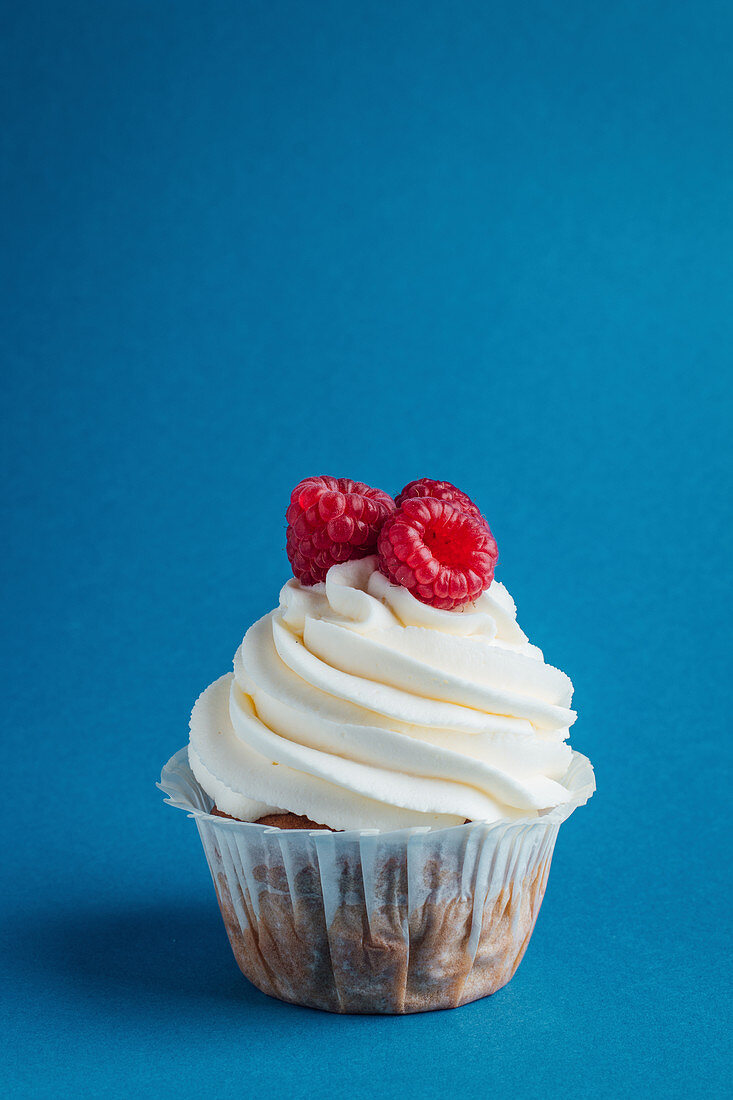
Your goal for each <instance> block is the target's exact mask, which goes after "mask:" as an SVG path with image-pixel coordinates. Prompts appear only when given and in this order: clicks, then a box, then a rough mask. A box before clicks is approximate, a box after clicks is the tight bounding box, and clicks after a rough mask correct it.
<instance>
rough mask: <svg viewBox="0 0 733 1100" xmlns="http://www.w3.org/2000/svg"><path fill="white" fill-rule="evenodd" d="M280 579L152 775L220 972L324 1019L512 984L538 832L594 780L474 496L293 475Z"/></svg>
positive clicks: (456, 1001) (566, 699) (537, 900)
mask: <svg viewBox="0 0 733 1100" xmlns="http://www.w3.org/2000/svg"><path fill="white" fill-rule="evenodd" d="M287 522H288V528H287V553H288V558H289V561H290V564H291V567H292V572H293V576H292V577H291V579H289V580H288V581H287V582H286V583H285V585H284V586H283V588H282V590H281V592H280V600H279V605H278V607H277V608H276V609H275V610H274V611H272V612H270V613H269V614H268V615H265V616H264V617H263V618H262V619H260V620H259V621H258V622H256V623H254V624H253V625H252V626H251V627H250V628H249V630H248V631H247V633H246V634H245V637H244V640H243V642H242V644H241V646H240V647H239V649H238V650H237V653H236V654H235V657H234V669H233V672H230V673H228V674H227V675H225V676H222V677H221V678H220V679H219V680H216V681H215V682H214V683H213V684H211V685H210V686H209V687H208V688H207V689H206V690H205V691H204V692H203V694H202V695H201V696H200V697H199V699H198V700H197V702H196V705H195V706H194V709H193V713H192V715H191V724H190V741H189V744H188V746H187V748H184V749H181V750H180V751H179V752H178V753H176V755H175V756H174V757H173V758H172V759H171V760H170V761H169V763H168V764H167V765H166V767H165V768H164V769H163V774H162V777H161V784H160V786H161V787H162V789H163V790H164V792H165V793H166V794H167V795H168V799H167V801H169V802H170V803H171V804H172V805H174V806H178V807H181V808H183V809H186V810H187V811H188V812H189V814H190V815H191V816H193V817H194V819H195V821H196V824H197V826H198V830H199V833H200V836H201V840H202V842H203V846H204V850H205V852H206V856H207V859H208V862H209V867H210V870H211V874H212V878H213V880H214V886H215V889H216V893H217V897H218V900H219V906H220V908H221V912H222V916H223V918H224V923H225V926H226V929H227V933H228V936H229V940H230V943H231V946H232V950H233V952H234V955H235V958H236V960H237V963H238V964H239V967H240V969H241V970H242V972H243V973H244V975H245V976H246V977H247V978H249V980H250V981H251V982H253V983H254V985H256V986H257V987H258V988H259V989H261V990H262V991H263V992H265V993H268V994H270V995H271V996H273V997H278V998H280V999H281V1000H284V1001H290V1002H293V1003H295V1004H301V1005H308V1006H311V1007H314V1008H320V1009H326V1010H328V1011H332V1012H353V1013H407V1012H423V1011H427V1010H431V1009H439V1008H453V1007H456V1006H458V1005H461V1004H465V1003H467V1002H469V1001H473V1000H476V999H477V998H480V997H485V996H487V995H489V994H491V993H494V992H495V991H496V990H497V989H500V988H501V987H502V986H503V985H505V984H506V983H507V982H508V981H509V980H510V978H511V977H512V975H513V974H514V972H515V970H516V968H517V966H518V965H519V963H520V961H521V959H522V956H523V954H524V951H525V949H526V947H527V944H528V942H529V938H530V936H531V934H532V930H533V928H534V924H535V921H536V919H537V914H538V912H539V909H540V905H541V903H542V898H543V896H544V892H545V886H546V883H547V876H548V872H549V868H550V861H551V858H552V852H553V849H554V844H555V839H556V837H557V833H558V829H559V827H560V824H561V823H562V822H563V821H564V820H565V819H566V818H567V817H568V816H569V815H570V814H571V813H572V812H573V810H574V809H575V808H576V807H577V806H580V805H582V804H584V803H585V802H586V801H587V800H588V798H589V797H590V796H591V794H592V793H593V791H594V789H595V782H594V777H593V769H592V767H591V765H590V763H589V761H588V760H587V759H586V758H585V757H584V756H581V755H580V754H579V753H577V752H574V751H573V750H572V749H571V748H570V746H569V745H568V743H567V739H568V735H569V729H570V726H571V725H572V724H573V722H574V721H575V717H576V715H575V712H574V711H573V710H572V709H571V701H572V694H573V685H572V683H571V681H570V680H569V679H568V677H567V676H566V675H565V673H563V672H561V671H560V670H559V669H557V668H554V667H553V666H552V665H549V664H547V663H546V662H545V660H544V657H543V655H542V652H541V651H540V650H539V649H538V648H537V647H536V646H534V645H532V644H531V643H530V642H529V640H528V639H527V637H526V635H525V634H524V633H523V631H522V630H521V628H520V627H519V625H518V624H517V618H516V608H515V605H514V602H513V600H512V598H511V596H510V595H509V593H508V592H507V590H506V588H505V587H504V586H503V585H502V584H501V583H500V581H498V580H496V579H495V578H494V569H495V566H496V562H497V556H498V555H497V547H496V542H495V540H494V537H493V535H492V533H491V530H490V528H489V525H488V523H487V522H486V520H485V518H484V517H483V516H482V514H481V512H480V511H479V509H478V507H477V506H476V505H475V504H474V502H473V501H472V500H471V499H470V498H469V497H468V496H466V494H465V493H462V492H461V491H460V490H458V489H457V488H456V487H455V486H453V485H450V484H449V483H448V482H438V481H433V480H430V479H421V480H420V481H417V482H411V483H410V484H409V485H407V486H405V488H404V489H403V490H402V492H401V493H400V494H399V495H398V496H397V497H396V499H395V500H393V499H392V498H391V497H389V496H388V495H387V494H386V493H383V492H381V491H379V490H376V489H371V488H370V487H369V486H367V485H364V484H362V483H360V482H353V481H350V480H348V479H343V478H339V479H337V478H331V477H314V478H308V479H306V480H305V481H303V482H301V483H300V484H299V485H298V486H296V488H295V489H294V490H293V493H292V496H291V502H290V505H289V507H288V509H287Z"/></svg>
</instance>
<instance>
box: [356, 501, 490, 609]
mask: <svg viewBox="0 0 733 1100" xmlns="http://www.w3.org/2000/svg"><path fill="white" fill-rule="evenodd" d="M377 549H378V553H379V568H380V570H381V571H382V573H384V574H385V576H386V577H388V578H389V580H391V581H392V583H393V584H401V585H402V586H403V587H404V588H408V589H409V590H410V592H412V594H413V596H415V598H416V599H418V600H422V602H423V603H429V604H431V605H432V606H433V607H439V608H442V609H443V610H445V611H452V610H453V609H454V608H456V607H460V606H461V605H462V604H464V603H470V602H471V601H472V600H476V599H478V597H479V596H480V595H481V593H482V592H484V591H485V590H486V589H487V588H488V587H489V585H490V584H491V581H492V579H493V576H494V566H495V565H496V559H497V556H498V555H497V550H496V543H495V541H494V537H493V535H492V534H491V532H490V531H489V529H488V527H487V526H486V523H485V521H484V520H483V519H482V518H481V517H480V516H479V517H478V518H477V517H476V516H473V515H468V514H467V513H466V512H464V511H461V510H460V509H459V508H458V507H456V505H454V504H451V503H450V502H449V501H446V500H437V499H436V498H435V497H412V498H408V499H407V500H403V502H402V505H401V506H400V507H399V508H398V509H397V511H396V512H395V514H394V515H393V516H389V518H388V519H386V520H385V522H384V525H383V527H382V530H381V531H380V532H379V540H378V544H377Z"/></svg>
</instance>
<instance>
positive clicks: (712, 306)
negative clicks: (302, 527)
mask: <svg viewBox="0 0 733 1100" xmlns="http://www.w3.org/2000/svg"><path fill="white" fill-rule="evenodd" d="M1 38H2V54H3V57H2V66H3V71H4V73H5V84H6V94H5V96H4V114H5V118H4V123H3V127H2V135H3V136H2V141H3V150H2V157H1V158H0V159H1V167H0V171H2V178H3V194H4V198H3V215H4V217H3V223H4V224H3V228H2V234H3V256H4V261H5V262H4V267H3V289H2V309H3V320H2V330H1V331H2V339H3V344H4V353H3V386H4V397H3V419H4V426H3V429H2V433H1V435H0V448H2V463H3V467H2V468H3V473H4V477H3V480H4V485H5V489H6V493H5V494H4V496H5V498H6V499H5V507H4V518H5V524H4V532H5V533H4V537H3V549H4V553H3V569H2V584H3V588H4V590H5V592H4V609H5V610H4V613H3V618H4V626H5V627H6V631H5V632H4V633H5V638H6V640H5V643H4V653H3V655H2V662H1V664H2V672H3V678H4V680H5V683H4V687H3V696H2V698H3V710H4V722H3V726H4V732H3V751H2V762H3V773H2V777H3V789H4V792H5V800H6V812H5V815H4V816H5V822H6V826H9V837H8V838H7V839H6V841H5V843H4V845H3V849H4V860H3V862H4V866H3V875H4V878H5V880H6V888H5V889H4V891H3V895H2V897H3V900H2V907H3V919H2V941H3V950H4V952H5V953H6V955H7V957H6V959H5V964H4V965H5V970H6V973H7V974H8V975H9V982H8V984H7V989H6V992H7V998H6V999H5V1000H4V1004H3V1013H4V1016H5V1031H6V1039H5V1040H4V1042H3V1046H2V1053H1V1054H0V1060H1V1061H2V1075H3V1079H2V1085H3V1087H4V1089H5V1091H6V1094H8V1095H12V1096H32V1097H36V1096H38V1097H42V1096H49V1097H58V1096H65V1095H72V1094H73V1095H75V1096H95V1097H97V1096H99V1097H102V1096H104V1097H107V1096H147V1095H151V1096H152V1095H155V1096H165V1095H167V1092H168V1090H171V1091H172V1092H174V1093H175V1094H176V1095H177V1096H180V1097H189V1096H190V1097H199V1096H202V1095H204V1096H210V1097H215V1098H217V1100H226V1098H228V1097H240V1096H245V1095H260V1094H263V1095H267V1096H273V1097H293V1098H296V1100H297V1098H299V1097H309V1096H315V1095H318V1096H326V1097H331V1096H333V1097H339V1096H345V1095H349V1096H351V1097H353V1098H354V1100H360V1098H366V1097H370V1096H384V1097H393V1096H394V1097H403V1096H412V1095H423V1096H436V1097H438V1096H445V1095H448V1094H449V1093H451V1094H455V1095H456V1096H461V1097H466V1098H469V1100H470V1098H472V1097H478V1096H490V1095H493V1093H494V1092H501V1094H504V1093H505V1092H510V1094H511V1095H512V1096H513V1097H516V1098H522V1097H536V1096H538V1095H539V1096H543V1095H549V1096H563V1095H566V1094H572V1095H574V1096H580V1097H583V1096H595V1097H618V1096H628V1095H631V1094H632V1093H634V1092H636V1093H638V1094H639V1095H641V1096H652V1095H659V1096H665V1097H677V1096H679V1097H685V1098H686V1100H689V1098H690V1097H692V1096H698V1095H700V1096H719V1095H722V1094H723V1093H724V1091H725V1089H726V1083H727V1081H728V1077H727V1074H726V1063H727V1060H728V1057H729V1054H730V1048H729V1046H728V1041H727V1038H726V1035H727V1033H726V1030H725V1026H724V1024H725V1011H724V998H725V990H726V988H727V980H726V977H727V976H726V967H727V958H728V950H729V943H730V940H729V935H730V924H729V907H728V905H727V902H726V896H729V894H728V891H729V889H730V880H729V862H730V859H729V855H728V854H727V850H726V841H727V836H728V834H727V830H725V828H724V820H725V819H724V816H723V812H722V811H723V807H724V805H725V803H726V794H727V793H728V791H729V782H730V772H729V771H727V769H728V768H729V765H730V752H729V742H730V730H729V724H730V707H729V705H728V704H727V702H726V699H725V696H726V694H727V688H728V685H729V682H730V652H729V651H728V650H727V642H728V637H729V631H728V630H727V629H725V628H726V627H727V626H728V621H729V613H730V611H729V608H727V607H726V597H727V596H728V595H729V589H728V578H729V573H730V543H729V542H727V540H728V539H729V536H730V533H731V532H730V526H729V519H728V517H729V505H730V491H731V482H730V473H731V469H730V462H729V448H728V444H729V434H730V413H731V390H730V388H729V367H730V357H731V344H732V337H733V310H732V309H731V302H732V294H731V292H732V291H733V264H732V260H731V258H732V257H733V217H732V211H733V207H732V204H731V171H732V169H733V163H732V162H733V144H732V141H731V138H732V128H731V115H732V108H733V96H732V92H733V83H732V81H731V67H730V57H731V46H732V44H733V15H732V13H731V7H730V5H729V4H728V3H727V2H722V0H721V2H720V3H715V2H709V0H706V2H700V3H696V4H692V3H687V2H661V0H650V2H646V3H642V4H640V3H639V2H638V0H617V2H615V3H612V4H593V3H591V4H589V3H587V2H586V0H583V2H580V0H578V2H577V3H576V2H573V0H562V2H558V0H533V2H528V3H514V2H512V3H509V2H508V0H504V2H494V0H492V2H489V3H486V2H480V3H479V2H476V3H471V2H468V0H460V2H458V3H455V2H451V3H446V2H440V3H435V2H430V0H421V2H420V3H418V2H409V0H408V2H402V0H390V3H366V2H363V3H362V2H360V0H359V2H355V0H346V2H344V0H340V2H336V0H333V2H320V0H319V2H316V3H301V4H296V3H292V4H291V3H284V2H279V0H262V2H258V3H234V2H232V3H225V2H221V0H207V2H203V0H199V2H196V3H191V2H183V0H177V2H170V3H169V2H165V0H156V2H155V3H152V4H151V3H142V2H140V3H137V2H132V0H130V2H127V3H120V2H118V0H106V2H105V3H103V4H96V3H92V2H89V3H78V2H76V3H75V2H72V0H66V2H65V3H43V2H37V3H27V4H22V3H15V4H12V5H8V6H6V7H5V11H4V14H3V16H2V35H1ZM321 472H328V473H333V474H336V475H339V476H345V475H348V476H353V477H355V478H359V479H362V480H365V481H368V482H370V483H372V484H374V485H377V486H380V487H381V488H384V489H388V490H391V491H393V492H395V491H397V490H398V489H399V488H400V487H401V486H402V485H403V484H404V483H405V482H406V481H407V480H409V479H412V478H414V477H418V476H421V475H429V476H433V477H438V478H447V479H449V480H451V481H454V482H456V483H457V484H458V485H460V486H462V487H463V488H464V489H466V490H467V491H468V492H469V493H471V494H472V495H474V496H475V498H476V499H477V500H478V501H479V503H480V504H481V505H482V507H483V508H484V510H485V511H486V513H487V515H488V516H489V519H490V522H491V524H492V527H493V528H494V531H495V533H496V535H497V538H498V541H499V546H500V550H501V563H500V570H499V576H500V577H501V579H502V580H503V581H504V582H505V583H506V584H507V586H508V587H509V589H510V591H511V592H512V593H513V594H514V595H515V598H516V599H517V602H518V604H519V617H520V622H521V623H522V624H523V626H524V628H525V629H526V630H527V631H528V633H529V634H530V636H531V637H532V639H533V640H535V641H536V642H538V643H539V644H540V645H542V646H543V647H544V649H545V652H546V654H547V656H548V659H550V660H551V661H552V662H553V663H556V664H558V665H560V666H561V667H562V668H564V669H566V670H567V671H568V672H569V673H570V674H571V675H572V678H573V680H574V681H575V684H576V702H577V706H578V708H579V711H580V714H581V718H580V720H579V722H578V723H577V725H576V726H575V728H574V731H573V744H574V745H575V746H576V747H577V748H579V749H581V750H582V751H584V752H586V753H587V754H588V755H589V756H590V757H591V758H592V760H593V762H594V763H595V765H596V769H597V777H598V793H597V795H596V796H595V798H594V799H593V801H592V802H591V803H590V804H589V806H588V807H587V808H586V809H583V810H581V811H579V812H578V813H577V814H576V815H575V816H574V817H573V818H572V820H571V821H570V822H569V823H568V824H567V825H566V826H565V827H564V829H563V831H562V833H561V836H560V841H559V844H558V848H557V853H556V858H555V862H554V866H553V873H552V875H551V877H550V885H549V889H548V893H547V898H546V901H545V905H544V908H543V911H542V914H541V916H540V920H539V923H538V926H537V930H536V932H535V935H534V938H533V941H532V943H531V945H530V948H529V951H528V953H527V956H526V959H525V961H524V963H523V964H522V966H521V968H520V970H519V972H518V974H517V976H516V977H515V979H514V980H513V981H512V983H511V984H510V985H509V986H508V987H507V988H506V989H504V990H503V991H501V992H500V993H498V994H497V995H496V996H495V997H493V998H491V999H489V1000H486V1001H483V1002H480V1003H477V1004H473V1005H470V1006H468V1007H466V1008H463V1009H461V1010H459V1011H456V1012H449V1013H437V1014H433V1015H426V1016H421V1017H420V1016H418V1017H410V1018H404V1019H391V1018H386V1019H384V1018H358V1017H354V1018H340V1017H330V1016H328V1015H324V1014H320V1013H316V1012H311V1011H308V1010H305V1009H298V1008H292V1007H288V1006H285V1005H281V1004H279V1003H277V1002H275V1001H272V1000H269V999H267V998H266V997H264V996H263V995H261V994H259V993H258V992H257V991H255V990H253V989H252V988H251V987H249V986H248V985H247V984H246V983H245V982H244V981H243V980H242V979H241V978H240V976H239V973H238V971H237V970H236V967H235V965H234V962H233V959H232V958H231V955H230V952H229V948H228V945H227V942H226V939H225V935H224V932H223V928H222V926H221V922H220V918H219V915H218V911H217V909H216V906H215V900H214V895H213V890H212V888H211V883H210V880H209V877H208V871H207V868H206V865H205V861H204V858H203V854H202V852H201V851H200V849H199V842H198V839H197V836H196V832H195V829H194V826H193V824H192V823H191V822H190V821H187V820H186V818H185V817H184V816H183V815H180V814H177V813H175V812H173V811H171V810H169V809H168V808H167V807H165V806H164V805H163V802H162V798H161V796H160V794H159V792H157V791H156V790H155V788H154V786H153V784H154V782H155V780H156V778H157V777H158V774H159V772H160V767H161V765H162V764H163V763H164V761H165V760H166V759H167V758H168V756H170V755H171V753H172V752H173V751H174V750H175V749H177V748H179V747H180V746H181V745H182V744H183V743H184V742H185V740H186V731H187V720H188V714H189V711H190V707H191V704H192V701H193V699H194V698H195V696H196V695H197V694H198V692H199V691H200V690H201V689H202V688H203V687H204V686H205V685H206V684H207V683H208V682H209V681H210V680H212V679H213V678H215V677H217V676H219V675H220V674H221V673H222V672H224V671H225V670H226V669H227V668H228V667H229V664H230V661H231V657H232V654H233V652H234V649H235V648H236V646H237V644H238V642H239V640H240V638H241V636H242V634H243V632H244V630H245V628H246V627H247V625H248V624H249V623H250V622H251V620H252V619H253V618H255V617H256V616H259V615H260V614H262V613H264V612H265V611H266V610H268V609H269V608H270V607H271V606H272V605H273V603H274V601H275V599H276V595H277V591H278V589H279V586H280V584H281V583H282V582H283V580H284V579H285V577H286V576H287V574H288V569H287V562H286V559H285V554H284V551H283V544H284V528H283V513H284V509H285V506H286V503H287V498H288V494H289V491H290V488H291V487H292V485H293V484H294V483H295V482H297V481H298V480H299V479H300V478H301V477H303V476H305V475H307V474H311V473H321Z"/></svg>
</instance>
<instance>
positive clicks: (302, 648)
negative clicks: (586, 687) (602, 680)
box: [189, 557, 576, 830]
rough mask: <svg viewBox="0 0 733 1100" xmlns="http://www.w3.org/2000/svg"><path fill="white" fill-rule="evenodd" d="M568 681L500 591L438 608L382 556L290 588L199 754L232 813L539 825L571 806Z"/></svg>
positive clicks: (199, 718)
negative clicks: (404, 583) (534, 820)
mask: <svg viewBox="0 0 733 1100" xmlns="http://www.w3.org/2000/svg"><path fill="white" fill-rule="evenodd" d="M572 694H573V685H572V683H571V682H570V680H569V679H568V677H567V676H566V675H565V673H563V672H560V671H559V669H556V668H553V667H552V666H551V665H548V664H546V663H545V661H544V659H543V656H542V653H541V651H540V650H539V649H537V647H536V646H533V645H531V644H530V643H529V641H528V640H527V637H526V635H525V634H524V633H523V632H522V630H521V629H520V628H519V626H518V625H517V621H516V609H515V606H514V602H513V600H512V598H511V596H510V595H509V593H508V592H507V590H506V589H505V588H504V586H503V585H502V584H500V583H499V582H498V581H496V580H495V581H494V582H493V583H492V584H491V587H490V588H489V589H488V590H487V591H486V592H484V593H483V594H482V595H481V596H480V598H479V599H478V600H477V601H476V602H475V603H474V604H469V605H467V606H465V607H464V608H462V609H461V610H458V611H440V610H437V609H436V608H433V607H430V606H428V605H426V604H423V603H420V602H419V601H418V600H416V599H415V598H414V596H412V595H411V594H410V593H409V591H408V590H407V589H405V588H400V587H397V586H395V585H392V584H390V582H389V581H388V580H387V579H386V577H384V576H383V575H382V574H381V573H380V572H379V571H378V569H377V561H376V558H374V557H369V558H363V559H362V560H360V561H351V562H346V563H345V564H343V565H335V566H333V567H332V568H331V569H330V570H329V572H328V575H327V577H326V580H325V582H323V583H321V584H316V585H314V586H312V587H305V586H303V585H301V584H300V583H299V582H298V581H297V580H289V581H288V582H287V584H285V586H284V587H283V589H282V591H281V593H280V606H279V607H278V608H277V609H276V610H275V611H272V612H270V614H268V615H265V616H264V617H263V618H262V619H260V620H259V621H258V622H256V623H255V624H254V625H253V626H252V627H250V629H249V630H248V631H247V634H246V635H245V638H244V641H243V642H242V644H241V646H240V648H239V650H238V651H237V654H236V656H235V658H234V672H233V673H229V674H228V675H226V676H223V677H221V679H219V680H216V681H215V682H214V683H213V684H212V685H211V686H210V687H209V688H207V689H206V691H205V692H204V693H203V694H202V695H201V696H200V698H199V699H198V701H197V703H196V706H195V707H194V710H193V714H192V716H191V740H190V745H189V760H190V764H191V768H192V770H193V772H194V775H195V776H196V778H197V779H198V781H199V783H200V784H201V786H202V787H203V788H204V790H205V791H206V792H207V793H208V794H209V795H210V796H211V797H212V798H213V799H214V801H215V802H216V805H217V806H218V807H219V809H220V810H223V811H224V812H225V813H228V814H231V815H232V816H234V817H238V818H241V819H243V820H249V821H253V820H256V819H257V818H258V817H261V816H263V815H264V814H266V813H272V812H275V811H276V810H289V811H292V812H293V813H297V814H304V815H306V816H308V817H310V818H311V819H312V820H313V821H317V822H320V823H321V824H324V825H330V826H331V827H332V828H334V829H369V828H375V829H382V830H386V829H397V828H404V827H408V826H414V825H422V826H425V825H427V826H429V827H431V828H437V827H445V826H449V825H458V824H462V823H463V822H464V821H465V820H466V819H469V820H474V821H497V820H500V819H510V820H511V819H518V818H526V817H535V816H536V815H537V814H538V813H541V812H542V811H543V810H548V809H551V808H553V807H556V806H560V805H562V804H563V803H565V802H568V801H569V800H570V798H571V794H570V792H569V790H568V789H567V788H566V787H565V786H564V785H563V782H562V780H563V777H564V776H565V774H566V772H567V770H568V767H569V765H570V760H571V755H572V753H571V749H570V747H569V745H567V744H566V739H567V737H568V732H569V728H570V726H571V725H572V723H573V722H574V721H575V717H576V716H575V713H574V711H572V710H571V709H570V703H571V700H572Z"/></svg>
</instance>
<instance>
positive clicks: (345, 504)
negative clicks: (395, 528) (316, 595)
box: [285, 476, 395, 584]
mask: <svg viewBox="0 0 733 1100" xmlns="http://www.w3.org/2000/svg"><path fill="white" fill-rule="evenodd" d="M394 510H395V502H394V501H393V500H392V497H390V496H388V495H387V493H383V492H382V491H381V490H380V489H372V488H370V487H369V486H368V485H364V484H363V482H361V481H350V480H349V478H346V477H326V476H323V477H307V478H306V479H305V480H304V481H301V482H300V484H299V485H296V486H295V488H294V489H293V491H292V493H291V494H290V506H289V507H288V510H287V512H286V513H285V517H286V519H287V521H288V531H287V553H288V558H289V560H290V564H291V566H292V568H293V573H294V574H295V576H296V577H297V578H298V580H299V581H300V582H301V584H317V583H318V582H319V581H323V580H325V579H326V573H327V572H328V571H329V569H330V568H331V566H332V565H335V564H336V563H337V562H343V561H351V560H352V559H353V558H364V557H366V556H367V554H374V553H375V552H376V549H377V536H378V534H379V530H380V528H381V526H382V524H383V523H384V521H385V519H386V518H387V516H389V515H391V514H392V512H394Z"/></svg>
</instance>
